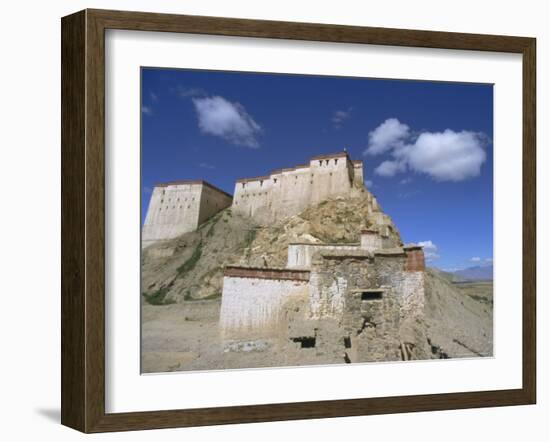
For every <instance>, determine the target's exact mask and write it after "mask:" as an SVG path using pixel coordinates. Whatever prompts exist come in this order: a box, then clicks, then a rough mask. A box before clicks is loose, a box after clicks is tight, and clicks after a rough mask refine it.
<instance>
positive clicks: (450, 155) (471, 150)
mask: <svg viewBox="0 0 550 442" xmlns="http://www.w3.org/2000/svg"><path fill="white" fill-rule="evenodd" d="M404 155H405V157H406V158H407V162H408V164H409V166H410V168H411V169H412V170H414V171H416V172H423V173H426V174H428V175H430V176H431V177H432V178H434V179H436V180H438V181H462V180H466V179H468V178H473V177H476V176H478V175H479V173H480V169H481V165H482V164H483V163H484V162H485V159H486V157H487V155H486V154H485V150H484V149H483V141H482V139H481V137H480V135H479V134H477V133H475V132H468V131H462V132H453V131H452V130H450V129H447V130H445V131H444V132H435V133H432V132H424V133H422V134H420V136H419V137H418V138H417V140H416V142H415V143H414V144H413V145H412V146H411V147H410V148H408V149H406V152H405V153H404Z"/></svg>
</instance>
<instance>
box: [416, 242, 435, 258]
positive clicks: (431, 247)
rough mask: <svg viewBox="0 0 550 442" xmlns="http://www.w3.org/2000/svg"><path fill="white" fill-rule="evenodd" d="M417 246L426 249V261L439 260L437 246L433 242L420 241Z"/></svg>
mask: <svg viewBox="0 0 550 442" xmlns="http://www.w3.org/2000/svg"><path fill="white" fill-rule="evenodd" d="M417 245H419V246H421V247H422V248H423V249H424V257H425V258H426V261H433V260H435V259H438V258H439V255H438V253H437V246H436V245H435V244H434V243H433V242H432V241H431V240H427V241H419V242H417Z"/></svg>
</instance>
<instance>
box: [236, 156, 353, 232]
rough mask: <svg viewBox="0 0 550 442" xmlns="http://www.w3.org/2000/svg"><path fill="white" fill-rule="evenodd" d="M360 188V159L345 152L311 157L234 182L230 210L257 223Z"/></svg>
mask: <svg viewBox="0 0 550 442" xmlns="http://www.w3.org/2000/svg"><path fill="white" fill-rule="evenodd" d="M362 190H364V183H363V162H362V161H360V160H359V161H352V160H351V159H350V157H349V155H348V153H347V152H339V153H335V154H330V155H320V156H316V157H313V158H311V159H310V160H309V162H308V163H307V164H304V165H300V166H296V167H292V168H287V169H280V170H275V171H273V172H271V173H270V174H269V175H266V176H261V177H256V178H243V179H239V180H237V182H236V184H235V191H234V198H233V204H232V210H233V211H234V212H236V213H241V214H243V215H245V216H248V217H251V218H253V219H254V220H256V221H257V222H258V223H260V224H269V223H272V222H274V221H277V220H279V219H282V218H285V217H288V216H292V215H296V214H298V213H300V212H302V211H303V210H304V209H306V208H307V207H309V206H311V205H315V204H319V203H320V202H322V201H324V200H326V199H328V198H335V197H339V196H345V197H350V196H354V193H360V192H361V191H362Z"/></svg>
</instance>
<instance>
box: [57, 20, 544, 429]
mask: <svg viewBox="0 0 550 442" xmlns="http://www.w3.org/2000/svg"><path fill="white" fill-rule="evenodd" d="M61 28H62V42H61V52H62V66H61V71H62V88H61V89H62V118H61V124H62V127H61V136H62V155H61V158H62V161H61V162H62V164H61V170H62V176H61V188H62V192H61V193H62V195H61V227H62V248H61V250H62V266H61V277H62V296H61V322H62V324H61V325H62V330H61V353H62V364H61V377H62V380H61V381H62V382H61V384H62V391H61V422H62V424H64V425H67V426H69V427H72V428H75V429H77V430H80V431H83V432H102V431H123V430H142V429H152V428H170V427H185V426H199V425H217V424H230V423H246V422H264V421H280V420H290V419H314V418H326V417H341V416H357V415H369V414H384V413H404V412H413V411H432V410H448V409H461V408H475V407H495V406H507V405H522V404H534V403H535V401H536V297H535V293H536V175H535V174H536V149H535V146H536V40H535V39H534V38H526V37H510V36H497V35H479V34H459V33H449V32H432V31H416V30H405V29H385V28H367V27H357V26H340V25H326V24H312V23H294V22H276V21H265V20H242V19H232V18H217V17H200V16H186V15H171V14H154V13H142V12H125V11H106V10H84V11H80V12H78V13H75V14H72V15H69V16H67V17H64V18H63V19H62V26H61ZM106 29H127V30H142V31H160V32H186V33H195V34H214V35H231V36H246V37H263V38H284V39H294V40H310V41H331V42H346V43H366V44H377V45H392V46H409V47H427V48H441V49H458V50H478V51H497V52H511V53H519V54H522V56H523V226H524V230H523V386H522V388H520V389H515V390H499V391H478V392H465V393H445V394H431V395H416V396H400V397H382V398H365V399H349V400H337V401H319V402H299V403H285V404H269V405H250V406H235V407H221V408H201V409H188V410H168V411H147V412H136V413H115V414H107V413H105V304H104V293H105V283H104V282H105V269H104V262H105V261H104V259H105V228H104V223H105V206H104V203H105V163H104V157H105V142H104V140H105V118H104V115H105V84H104V81H105V78H104V71H105V54H104V43H105V40H104V36H105V30H106Z"/></svg>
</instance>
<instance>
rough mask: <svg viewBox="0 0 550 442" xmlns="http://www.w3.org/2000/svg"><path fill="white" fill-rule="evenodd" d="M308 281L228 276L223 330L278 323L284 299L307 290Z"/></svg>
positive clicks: (222, 317)
mask: <svg viewBox="0 0 550 442" xmlns="http://www.w3.org/2000/svg"><path fill="white" fill-rule="evenodd" d="M307 285H308V283H307V281H292V280H278V279H260V278H238V277H232V276H225V277H224V278H223V294H222V306H221V311H220V328H221V330H222V332H223V333H227V332H231V331H246V330H251V329H256V330H257V329H262V328H267V327H270V326H275V325H276V324H277V323H278V319H279V315H280V312H281V308H282V307H283V305H284V303H285V302H286V301H288V300H289V299H291V298H292V297H294V296H300V295H304V294H307V291H308V286H307Z"/></svg>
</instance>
